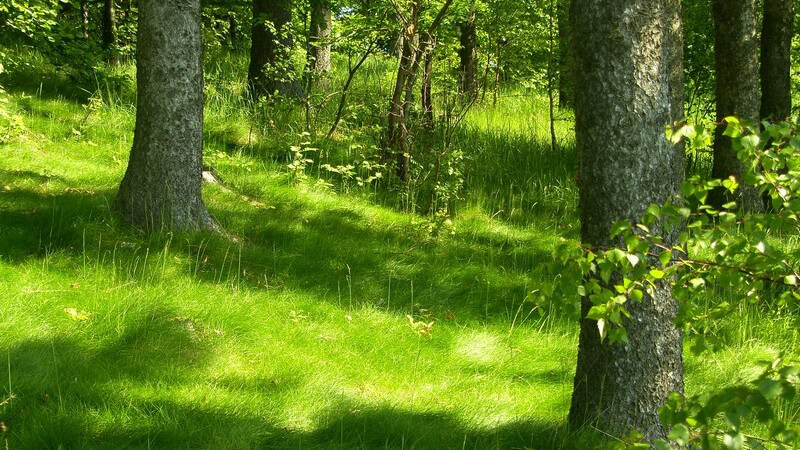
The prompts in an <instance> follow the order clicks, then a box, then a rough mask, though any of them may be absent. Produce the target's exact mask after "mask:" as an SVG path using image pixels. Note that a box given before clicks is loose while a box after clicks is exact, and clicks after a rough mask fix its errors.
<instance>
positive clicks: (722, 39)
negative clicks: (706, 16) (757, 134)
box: [709, 0, 763, 212]
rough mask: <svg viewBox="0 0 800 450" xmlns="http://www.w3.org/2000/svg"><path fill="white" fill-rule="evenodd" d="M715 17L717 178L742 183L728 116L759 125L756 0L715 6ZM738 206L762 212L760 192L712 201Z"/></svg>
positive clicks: (721, 0) (717, 195)
mask: <svg viewBox="0 0 800 450" xmlns="http://www.w3.org/2000/svg"><path fill="white" fill-rule="evenodd" d="M712 9H713V14H714V59H715V65H716V80H717V86H716V96H717V123H718V126H717V130H716V132H715V134H714V165H713V168H712V171H711V175H712V176H713V177H714V178H719V179H726V178H728V177H731V176H733V177H735V178H736V179H737V180H738V181H739V182H740V183H741V181H742V175H743V174H744V164H743V163H742V162H741V161H739V159H738V158H737V157H736V151H735V150H734V149H733V142H732V141H731V138H729V137H727V136H725V135H724V134H723V132H724V131H725V123H724V120H725V118H726V117H728V116H737V117H739V118H741V119H748V120H758V109H759V97H758V39H757V33H756V23H757V18H756V0H712ZM732 200H736V201H737V203H738V204H739V205H740V206H741V207H742V208H743V209H744V210H745V211H753V212H757V211H761V210H762V209H763V205H762V201H761V198H760V196H759V195H758V192H757V191H756V189H755V188H752V187H748V186H742V187H741V188H740V189H739V191H738V192H737V195H736V197H735V198H731V197H730V196H728V195H727V194H726V192H725V189H723V188H718V189H716V190H714V191H712V192H711V193H710V195H709V203H710V204H711V205H713V206H715V207H716V208H721V207H722V205H723V204H725V203H727V202H729V201H732Z"/></svg>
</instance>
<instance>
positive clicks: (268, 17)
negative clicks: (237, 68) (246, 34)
mask: <svg viewBox="0 0 800 450" xmlns="http://www.w3.org/2000/svg"><path fill="white" fill-rule="evenodd" d="M253 21H254V22H253V42H252V46H251V47H250V67H249V69H248V85H249V87H250V93H251V95H252V96H253V98H254V99H258V98H261V97H269V96H271V95H273V94H274V93H276V92H277V93H278V94H282V95H289V94H293V95H298V94H299V93H300V87H299V83H298V80H296V79H295V78H294V77H293V73H292V72H293V68H292V66H291V61H290V56H291V51H292V47H293V46H294V39H293V37H292V34H291V30H290V28H291V23H292V2H291V0H253Z"/></svg>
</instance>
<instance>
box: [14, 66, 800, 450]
mask: <svg viewBox="0 0 800 450" xmlns="http://www.w3.org/2000/svg"><path fill="white" fill-rule="evenodd" d="M226 61H228V60H225V59H221V60H218V61H217V62H214V61H211V62H209V64H208V66H209V67H210V68H209V69H208V71H207V73H208V79H209V83H208V86H207V105H206V136H205V137H206V139H205V143H206V148H205V154H206V160H207V161H208V163H209V164H211V165H213V166H214V167H215V169H216V170H217V171H218V172H219V174H220V175H221V177H222V179H223V181H224V183H222V184H207V185H205V188H204V198H205V201H206V203H207V205H208V208H209V210H210V211H211V213H212V214H213V216H214V217H215V218H216V219H217V220H218V221H219V223H220V224H221V226H222V227H223V228H224V229H225V230H226V232H227V234H226V235H216V234H208V233H200V234H185V233H184V234H180V233H160V234H154V235H143V234H141V233H139V232H137V231H136V230H132V229H130V228H128V227H126V226H124V225H123V224H121V223H120V221H119V219H118V218H117V216H116V215H115V214H114V213H113V211H111V209H110V208H109V205H110V204H111V202H112V201H113V198H114V195H115V192H116V187H117V185H118V183H119V180H120V179H121V177H122V174H123V172H124V169H125V165H126V161H127V154H128V152H129V149H130V145H131V139H132V130H133V125H134V117H135V111H134V108H133V105H132V99H133V97H132V95H131V92H130V88H129V87H128V88H127V89H128V90H127V91H126V90H125V89H126V88H125V87H124V86H123V89H121V90H120V89H103V87H102V86H97V89H95V91H94V92H93V93H91V94H90V95H87V96H86V97H85V98H82V99H78V100H76V99H75V97H70V96H66V95H65V96H59V95H58V86H59V85H60V84H59V83H60V82H58V76H57V74H55V73H54V72H53V71H52V70H41V71H40V72H31V73H29V74H28V75H26V77H25V79H24V80H18V79H7V80H5V82H4V84H5V85H6V88H7V89H8V91H9V95H8V103H6V104H5V105H4V106H3V107H4V108H5V109H6V111H9V112H10V113H12V114H14V115H16V116H17V117H19V118H20V119H21V124H20V125H18V126H14V127H11V126H8V124H6V125H7V126H6V128H7V130H10V131H8V133H6V135H7V137H6V138H5V142H4V143H2V144H0V293H1V294H0V295H1V296H2V305H3V306H2V308H0V402H1V403H0V421H2V422H3V424H4V426H5V431H4V432H3V433H2V439H3V440H4V441H5V442H4V443H5V445H7V447H8V448H142V447H147V448H343V449H344V448H432V449H440V448H537V449H538V448H592V447H602V446H604V445H606V444H607V443H608V441H606V440H604V438H603V437H602V436H600V435H598V434H595V433H593V432H592V430H581V431H579V432H571V431H568V430H567V428H566V425H565V421H566V414H567V411H568V408H569V397H570V393H571V388H572V377H573V370H574V364H575V356H576V347H577V333H576V331H577V325H576V324H575V323H573V322H572V321H570V320H567V319H565V318H561V317H556V316H554V315H552V314H548V313H547V312H544V314H539V311H537V310H536V307H535V306H534V305H533V304H531V303H530V302H528V301H527V300H526V299H527V297H528V294H529V293H530V292H532V291H535V290H536V289H537V286H538V285H539V284H540V283H541V282H542V281H543V280H546V279H550V278H552V277H554V276H556V275H557V274H553V273H548V271H547V270H546V269H545V266H546V263H548V262H549V261H550V252H551V249H552V248H553V246H554V245H555V243H557V242H558V241H559V240H560V239H562V238H566V239H575V238H576V235H577V227H578V225H577V216H576V212H575V204H576V196H577V191H576V188H575V183H574V173H575V156H574V143H573V140H572V137H571V136H572V133H571V121H570V118H569V113H563V119H564V120H561V121H559V123H558V132H559V140H560V145H559V148H558V149H557V150H556V151H555V152H553V151H552V149H550V146H549V141H548V137H547V136H548V135H547V133H548V129H547V123H546V120H547V119H546V114H545V111H546V108H545V104H544V102H543V100H542V99H541V98H540V97H538V96H536V95H534V94H531V93H525V92H515V93H513V94H512V93H509V94H508V95H506V96H503V97H501V98H500V101H499V103H498V105H497V106H490V105H488V104H486V105H479V106H477V107H476V108H475V109H474V110H473V111H471V112H470V114H469V115H468V118H467V121H466V123H465V125H464V126H463V127H462V128H461V129H459V130H458V131H457V133H456V135H455V136H454V144H453V145H454V147H457V148H460V149H463V151H464V152H465V154H467V158H466V160H465V161H466V162H465V169H464V178H465V181H464V186H465V188H464V196H463V197H464V198H462V199H461V200H460V201H459V202H458V208H457V214H456V215H455V216H454V217H453V218H452V221H453V223H452V225H451V226H449V227H448V228H446V229H445V231H443V232H439V233H434V234H432V233H431V228H430V222H431V221H430V219H429V218H428V217H426V216H424V215H421V214H418V213H417V212H415V211H413V210H412V211H409V209H408V208H404V207H402V204H401V202H399V201H398V200H397V197H396V196H395V197H393V196H392V195H391V194H386V193H385V192H382V188H375V187H374V186H369V185H368V186H366V187H363V188H357V187H351V188H347V189H345V188H344V187H343V186H342V185H341V184H337V183H336V180H334V179H333V178H330V177H329V178H326V179H327V180H328V181H329V182H330V183H331V186H329V187H322V186H320V185H319V184H318V183H317V182H316V181H317V178H318V177H317V174H321V175H319V176H322V177H325V175H324V173H322V172H320V171H319V170H318V166H319V165H320V164H322V163H323V161H325V158H327V161H328V162H331V161H341V162H347V158H348V157H349V158H353V157H355V156H354V155H352V154H349V153H348V152H352V151H353V150H352V149H353V148H354V147H353V145H354V144H358V145H359V147H355V148H368V147H369V146H370V145H373V144H374V132H375V131H374V129H373V127H372V126H371V125H370V123H371V122H370V121H371V120H373V119H374V117H373V118H372V119H364V123H362V124H360V125H359V123H358V120H359V119H358V118H357V117H353V116H348V119H347V123H346V124H345V125H344V126H343V128H342V131H341V132H340V135H337V136H334V139H333V140H331V141H327V140H324V139H322V138H321V137H319V136H315V137H312V138H310V139H312V140H314V145H316V146H318V147H320V148H321V149H325V150H327V151H325V152H319V159H318V160H316V161H315V162H314V164H313V165H312V166H311V167H309V168H308V170H307V172H308V173H309V174H310V178H309V179H307V180H301V181H296V180H293V179H292V177H291V176H290V175H289V174H288V173H287V170H286V159H285V158H286V154H287V149H288V147H289V146H290V145H297V143H298V142H299V141H300V140H302V139H309V138H308V137H302V136H298V133H299V132H301V131H302V130H303V129H304V128H303V121H304V119H303V114H302V110H301V108H299V107H298V106H293V107H284V106H280V105H279V106H265V107H264V108H265V109H264V110H263V111H262V112H260V113H259V112H258V111H257V112H256V114H254V115H253V114H251V113H250V110H249V108H248V105H247V104H246V100H242V99H241V97H240V96H239V95H237V92H240V89H241V87H242V86H241V76H239V77H238V78H237V77H233V76H229V75H230V71H234V70H239V71H241V66H240V65H236V64H234V63H233V62H230V61H228V62H226ZM234 62H235V61H234ZM225 64H230V65H231V67H230V68H226V67H225V66H224V65H225ZM381 64H385V63H383V62H380V61H374V62H371V63H370V65H368V66H367V68H368V69H369V70H368V71H367V72H365V75H364V77H363V79H360V81H359V82H358V83H357V85H356V87H355V88H354V89H355V91H354V94H353V98H354V100H353V102H352V107H353V109H354V110H363V111H366V112H369V111H373V110H374V108H373V106H370V105H373V104H377V102H378V100H377V99H378V98H379V96H378V95H375V94H374V91H373V87H372V86H373V85H378V84H382V82H383V81H385V80H384V78H385V77H386V74H385V71H381V70H380V67H381ZM116 70H117V71H119V72H122V73H124V72H125V71H128V72H130V70H131V68H130V67H122V68H118V69H116ZM215 70H216V71H217V72H215ZM370 71H373V72H374V73H373V72H370ZM226 74H228V75H226ZM35 76H38V77H39V78H35ZM32 77H34V78H32ZM335 79H337V78H335ZM37 81H38V82H37ZM62 82H63V80H62ZM48 83H49V84H48ZM87 90H88V89H87ZM90 92H91V91H90ZM89 98H95V99H96V100H95V101H94V102H91V101H88V100H87V99H89ZM87 101H88V103H87ZM281 108H282V109H281ZM321 117H323V118H324V117H325V116H324V115H321ZM321 121H322V119H321ZM322 128H324V127H322ZM396 195H399V194H396ZM790 319H791V318H785V319H779V318H776V317H775V316H773V315H772V314H770V313H767V312H765V311H763V309H759V308H758V307H756V306H751V305H743V306H742V308H741V315H740V316H739V317H736V318H732V319H731V320H730V321H728V322H726V323H725V324H724V326H723V325H721V326H720V331H719V333H723V334H724V335H725V336H726V341H727V345H726V347H725V348H724V349H722V350H721V351H720V352H718V353H714V354H706V355H704V356H703V357H702V358H695V357H693V356H691V355H690V354H688V353H687V356H686V365H687V389H688V391H689V392H690V393H699V392H706V391H710V390H714V389H717V388H719V387H720V386H724V385H728V384H730V383H733V382H735V381H737V379H746V378H748V377H752V376H754V375H756V374H757V367H758V361H759V360H761V359H768V358H772V357H774V356H775V355H776V354H777V352H778V350H779V349H783V350H788V351H789V352H790V353H791V354H796V353H797V348H796V344H795V342H796V331H795V330H794V329H793V327H792V322H791V320H790ZM431 322H433V325H432V327H430V332H429V333H427V332H425V330H427V328H426V327H427V325H428V324H430V323H431ZM420 331H422V332H420ZM788 408H789V411H787V414H792V413H794V412H795V411H796V408H795V407H794V406H791V405H790V406H789V407H788ZM792 408H794V409H792Z"/></svg>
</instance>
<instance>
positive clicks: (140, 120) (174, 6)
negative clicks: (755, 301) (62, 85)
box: [116, 0, 214, 231]
mask: <svg viewBox="0 0 800 450" xmlns="http://www.w3.org/2000/svg"><path fill="white" fill-rule="evenodd" d="M136 48H137V57H136V70H137V91H138V97H137V102H136V129H135V131H134V137H133V148H132V149H131V155H130V160H129V162H128V168H127V170H126V172H125V177H124V178H123V179H122V183H121V184H120V188H119V193H118V194H117V199H116V206H117V208H118V209H119V211H120V212H121V213H122V216H123V217H124V219H125V220H126V221H128V222H129V223H131V224H132V225H134V226H136V227H140V228H143V229H145V230H148V231H158V230H164V229H176V230H190V229H200V228H214V223H213V221H212V220H211V217H210V216H209V214H208V212H207V211H206V207H205V205H204V204H203V200H202V196H201V193H202V186H201V184H202V168H203V65H202V51H203V44H202V35H201V30H200V0H172V1H169V2H165V1H162V0H140V1H139V21H138V32H137V44H136Z"/></svg>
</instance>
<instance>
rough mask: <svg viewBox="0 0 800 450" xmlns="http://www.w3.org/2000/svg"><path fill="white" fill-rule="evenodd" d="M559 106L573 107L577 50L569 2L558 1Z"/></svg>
mask: <svg viewBox="0 0 800 450" xmlns="http://www.w3.org/2000/svg"><path fill="white" fill-rule="evenodd" d="M556 8H557V11H558V12H557V15H558V106H559V107H561V108H570V107H572V97H573V95H574V93H575V92H574V91H575V73H574V67H575V49H574V47H573V44H572V35H573V32H572V25H571V21H570V20H569V0H558V3H557V5H556Z"/></svg>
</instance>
